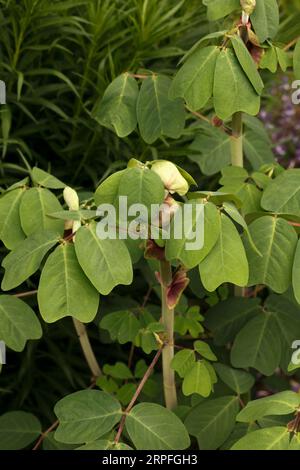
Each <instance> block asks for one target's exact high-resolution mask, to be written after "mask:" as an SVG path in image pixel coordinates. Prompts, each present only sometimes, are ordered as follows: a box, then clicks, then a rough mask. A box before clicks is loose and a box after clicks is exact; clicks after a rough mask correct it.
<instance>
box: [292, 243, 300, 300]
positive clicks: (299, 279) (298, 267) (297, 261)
mask: <svg viewBox="0 0 300 470" xmlns="http://www.w3.org/2000/svg"><path fill="white" fill-rule="evenodd" d="M293 289H294V294H295V297H296V300H297V302H298V304H300V240H298V243H297V248H296V253H295V258H294V264H293Z"/></svg>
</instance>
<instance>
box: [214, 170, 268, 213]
mask: <svg viewBox="0 0 300 470" xmlns="http://www.w3.org/2000/svg"><path fill="white" fill-rule="evenodd" d="M223 171H224V169H223ZM246 178H247V177H246ZM246 178H238V177H236V178H227V177H226V178H221V181H222V184H224V186H223V187H222V188H221V191H222V192H227V193H231V194H233V195H235V197H236V198H238V199H239V200H240V201H241V203H242V204H241V206H242V207H241V213H242V214H243V216H246V215H247V214H252V213H254V212H259V211H261V206H260V200H261V196H262V192H261V191H260V190H259V189H258V188H257V187H256V186H255V185H254V184H252V183H248V182H247V179H246Z"/></svg>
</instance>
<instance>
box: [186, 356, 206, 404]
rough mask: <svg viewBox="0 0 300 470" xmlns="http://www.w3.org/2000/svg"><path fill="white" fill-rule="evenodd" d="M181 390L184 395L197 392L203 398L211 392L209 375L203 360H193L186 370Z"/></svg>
mask: <svg viewBox="0 0 300 470" xmlns="http://www.w3.org/2000/svg"><path fill="white" fill-rule="evenodd" d="M182 392H183V394H184V395H185V396H189V395H193V393H198V394H199V395H201V396H202V397H205V398H206V397H208V396H209V395H210V394H211V392H212V382H211V377H210V373H209V370H208V368H207V367H206V364H205V362H204V361H197V362H195V364H194V365H193V366H192V367H191V368H190V369H189V370H188V371H187V373H186V374H185V376H184V380H183V384H182Z"/></svg>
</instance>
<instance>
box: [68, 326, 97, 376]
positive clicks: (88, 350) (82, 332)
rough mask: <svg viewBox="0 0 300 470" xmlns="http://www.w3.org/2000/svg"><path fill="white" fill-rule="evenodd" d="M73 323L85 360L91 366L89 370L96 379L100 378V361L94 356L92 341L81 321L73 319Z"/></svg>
mask: <svg viewBox="0 0 300 470" xmlns="http://www.w3.org/2000/svg"><path fill="white" fill-rule="evenodd" d="M73 323H74V326H75V330H76V333H77V336H78V339H79V342H80V345H81V348H82V352H83V354H84V357H85V360H86V362H87V364H88V366H89V369H90V371H91V373H92V374H93V377H94V378H97V377H100V375H101V370H100V367H99V364H98V361H97V359H96V356H95V354H94V351H93V349H92V346H91V343H90V339H89V337H88V334H87V331H86V327H85V325H84V324H83V323H81V321H79V320H76V318H74V317H73Z"/></svg>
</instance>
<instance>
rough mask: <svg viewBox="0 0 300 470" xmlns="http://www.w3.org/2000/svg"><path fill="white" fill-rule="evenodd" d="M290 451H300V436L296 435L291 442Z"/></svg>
mask: <svg viewBox="0 0 300 470" xmlns="http://www.w3.org/2000/svg"><path fill="white" fill-rule="evenodd" d="M289 450H300V434H299V433H298V434H296V435H295V436H294V437H293V438H292V440H291V442H290V446H289Z"/></svg>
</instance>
